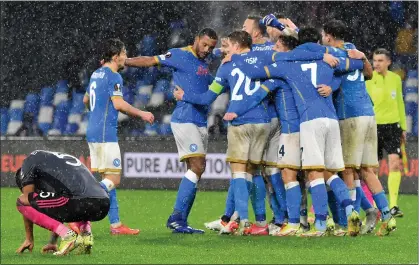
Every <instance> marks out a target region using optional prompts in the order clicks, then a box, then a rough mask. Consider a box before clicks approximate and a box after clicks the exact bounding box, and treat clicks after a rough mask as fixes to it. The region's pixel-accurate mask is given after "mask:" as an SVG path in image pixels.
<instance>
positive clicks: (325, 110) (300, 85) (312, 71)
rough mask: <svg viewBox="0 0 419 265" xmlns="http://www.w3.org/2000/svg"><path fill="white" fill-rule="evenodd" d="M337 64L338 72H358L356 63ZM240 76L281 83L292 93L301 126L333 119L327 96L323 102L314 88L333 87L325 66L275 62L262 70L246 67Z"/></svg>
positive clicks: (318, 63) (319, 62)
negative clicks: (273, 80)
mask: <svg viewBox="0 0 419 265" xmlns="http://www.w3.org/2000/svg"><path fill="white" fill-rule="evenodd" d="M294 51H295V50H294ZM340 60H341V63H340V64H339V67H338V70H343V69H346V70H348V69H356V68H359V69H362V66H363V64H362V61H360V60H349V59H347V58H346V60H344V59H343V58H340ZM243 72H244V73H245V74H246V75H248V76H249V77H251V78H271V77H272V78H281V79H283V80H285V81H286V82H287V83H288V84H289V85H290V87H291V89H292V92H293V97H294V100H295V103H296V105H297V109H298V114H299V115H300V122H301V123H302V122H306V121H309V120H313V119H317V118H330V119H337V116H336V111H335V108H334V106H333V102H332V101H331V100H330V96H329V97H327V98H324V97H322V96H320V95H319V93H318V92H317V85H318V84H325V85H330V86H332V87H336V86H337V85H336V83H337V82H336V80H335V78H334V70H333V69H332V68H331V67H330V66H329V65H328V64H326V63H325V62H323V61H320V60H314V61H311V62H301V61H294V62H277V63H274V64H272V65H269V66H265V67H263V68H261V67H258V66H256V67H247V68H244V69H243ZM337 84H338V83H337Z"/></svg>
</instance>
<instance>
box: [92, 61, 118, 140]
mask: <svg viewBox="0 0 419 265" xmlns="http://www.w3.org/2000/svg"><path fill="white" fill-rule="evenodd" d="M122 84H123V81H122V77H121V75H120V74H119V73H116V72H113V71H112V70H111V69H110V68H109V67H105V66H104V67H101V68H99V69H97V70H96V71H95V72H94V73H93V74H92V76H91V77H90V83H89V87H88V89H87V91H86V93H87V95H88V96H89V104H90V116H89V123H88V125H87V131H86V138H87V142H89V143H107V142H118V135H117V126H118V111H117V110H116V109H115V108H114V106H113V103H112V98H113V97H122Z"/></svg>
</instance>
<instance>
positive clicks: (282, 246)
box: [0, 188, 418, 264]
mask: <svg viewBox="0 0 419 265" xmlns="http://www.w3.org/2000/svg"><path fill="white" fill-rule="evenodd" d="M0 192H1V263H2V264H10V263H20V264H25V263H28V264H29V263H31V264H89V263H92V264H100V263H102V264H144V263H149V264H150V263H152V264H157V263H163V264H170V263H171V264H185V263H201V264H210V263H230V264H231V263H235V264H245V263H248V264H279V263H284V264H296V263H297V264H298V263H306V264H307V263H308V264H356V263H358V264H360V263H362V264H371V263H373V264H390V263H391V264H397V263H403V264H407V263H410V264H414V263H416V264H418V196H413V195H402V196H400V198H399V204H400V206H401V209H402V210H403V211H404V213H405V217H403V218H399V219H397V226H398V229H397V230H396V231H395V232H394V233H392V234H391V235H390V236H388V237H383V238H380V237H377V236H374V235H366V236H359V237H356V238H350V237H343V238H340V237H324V238H296V237H286V238H277V237H269V236H264V237H235V236H219V235H217V234H216V233H215V232H213V231H206V233H205V234H204V235H176V234H172V233H171V232H170V231H169V230H168V229H166V228H165V224H166V220H167V217H168V216H169V214H170V213H171V211H172V207H173V204H174V201H175V197H176V193H175V192H174V191H138V190H135V191H133V190H120V191H118V199H119V206H120V216H121V219H122V221H123V222H124V223H126V224H127V225H129V226H131V227H135V228H136V227H139V228H140V229H141V230H142V231H141V233H140V235H139V236H111V235H110V234H109V222H108V219H107V218H106V219H104V220H102V221H100V222H96V223H93V225H92V229H93V234H94V236H95V239H94V240H95V244H94V247H93V250H92V254H91V255H90V256H87V255H83V256H76V255H72V254H70V255H69V256H65V257H55V256H52V255H42V254H41V253H40V249H41V247H42V246H43V245H44V244H46V242H47V240H48V239H49V232H48V231H46V230H44V229H42V228H39V227H37V226H36V227H35V228H34V230H35V231H34V234H35V248H34V250H33V253H28V252H25V253H24V254H22V255H19V254H15V250H16V249H17V248H18V247H19V246H20V244H21V243H22V242H23V240H24V238H25V237H24V235H25V234H24V227H23V222H22V217H21V215H20V213H19V212H18V211H17V210H16V206H15V205H16V198H17V197H18V196H19V190H18V189H11V188H2V189H0ZM225 196H226V193H225V192H198V195H197V198H196V201H195V205H194V208H193V209H192V212H191V215H190V224H191V225H192V226H194V227H197V228H203V227H204V226H203V223H204V222H206V221H212V220H215V218H217V217H218V216H219V215H220V214H221V213H222V212H223V209H224V201H225ZM268 212H269V211H268ZM250 213H252V211H250ZM269 218H271V217H270V214H269Z"/></svg>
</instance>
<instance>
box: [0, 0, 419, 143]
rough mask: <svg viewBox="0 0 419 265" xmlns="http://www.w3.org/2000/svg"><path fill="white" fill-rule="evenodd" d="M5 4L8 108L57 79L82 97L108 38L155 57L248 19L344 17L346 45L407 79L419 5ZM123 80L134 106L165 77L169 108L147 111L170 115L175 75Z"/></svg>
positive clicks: (310, 21)
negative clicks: (387, 61) (379, 54)
mask: <svg viewBox="0 0 419 265" xmlns="http://www.w3.org/2000/svg"><path fill="white" fill-rule="evenodd" d="M1 7H2V8H1V12H2V14H1V19H2V36H1V37H2V42H1V43H2V47H1V48H2V66H1V82H2V85H1V87H0V90H1V91H0V106H1V107H5V108H8V107H9V104H10V102H11V101H12V100H14V99H25V96H26V95H27V94H28V93H39V92H40V91H41V88H43V87H47V86H50V87H51V86H55V85H56V84H57V82H58V81H59V80H67V81H68V86H69V88H70V90H69V91H70V92H69V98H70V99H71V97H72V93H71V92H77V93H84V91H85V89H86V87H87V85H88V81H89V77H90V74H91V73H92V72H93V71H94V70H95V69H96V68H98V67H99V58H98V54H97V47H98V44H99V43H101V41H102V40H104V39H106V38H110V37H117V38H120V39H121V40H122V41H123V42H124V43H125V44H126V46H127V50H128V56H131V57H132V56H136V55H140V54H141V55H155V54H160V53H163V52H165V51H167V49H169V48H173V47H181V46H185V45H188V44H190V43H192V41H193V38H194V34H195V33H196V32H197V31H198V30H199V29H200V28H203V27H206V26H210V27H212V28H214V29H215V30H216V31H217V33H218V34H219V35H220V36H223V35H226V34H228V33H229V31H231V30H233V29H237V28H241V26H242V23H243V21H244V19H245V17H246V16H247V15H248V14H260V15H266V14H269V13H281V14H283V15H285V16H286V17H289V18H290V19H291V20H292V21H293V22H294V23H295V24H296V25H298V26H299V27H304V26H316V27H318V28H321V26H322V25H323V23H324V22H326V21H327V20H329V19H331V18H336V19H340V20H343V21H345V22H346V23H347V26H348V29H349V31H350V33H349V34H348V37H347V39H346V41H350V42H353V43H354V44H355V45H356V46H357V48H358V49H359V50H361V51H364V52H365V53H366V54H369V55H371V54H372V51H373V50H375V49H376V48H378V47H382V48H386V49H388V50H390V51H391V52H392V54H393V65H392V70H393V71H395V72H397V73H398V74H400V75H401V76H402V78H405V77H406V74H407V72H408V71H409V70H411V69H417V51H418V47H417V24H418V21H417V19H418V16H417V12H418V3H417V2H404V1H391V2H360V1H357V2H350V1H341V2H289V1H287V2H278V1H275V2H253V1H252V2H2V3H1ZM214 69H216V68H214ZM122 75H123V78H124V93H126V94H127V96H128V97H131V98H132V103H135V102H136V100H137V95H138V93H139V89H140V88H141V87H143V86H145V85H147V86H148V85H152V86H153V87H154V88H153V89H155V87H156V86H157V83H158V82H159V80H163V81H162V82H160V83H159V85H160V84H162V85H161V86H163V87H164V89H166V90H168V91H165V92H166V94H165V97H164V104H161V106H154V105H152V106H150V105H148V107H149V108H151V109H153V110H154V111H157V112H158V113H157V118H158V119H159V118H160V119H164V116H165V114H167V113H170V112H171V110H172V109H173V107H174V104H175V101H174V100H173V98H172V97H171V96H170V88H171V86H169V85H165V84H166V83H167V84H169V82H170V80H171V73H170V71H168V70H167V69H128V68H126V69H124V71H123V72H122ZM164 80H167V82H166V83H165V82H164ZM416 87H417V86H416ZM153 91H154V90H153ZM149 100H150V99H149ZM144 107H147V104H144ZM159 113H160V115H159ZM213 119H214V120H213V121H212V122H210V123H212V125H214V126H215V127H213V128H211V129H210V131H215V132H219V133H223V132H225V128H224V127H223V126H222V121H221V120H220V117H219V116H215V117H214V118H213ZM416 119H417V116H416ZM123 122H124V129H123V130H121V133H123V134H126V135H129V134H131V133H132V132H133V131H135V130H137V129H138V130H137V131H144V128H142V127H141V126H143V125H141V123H139V122H136V121H132V120H130V119H126V120H124V121H123ZM416 134H417V133H416Z"/></svg>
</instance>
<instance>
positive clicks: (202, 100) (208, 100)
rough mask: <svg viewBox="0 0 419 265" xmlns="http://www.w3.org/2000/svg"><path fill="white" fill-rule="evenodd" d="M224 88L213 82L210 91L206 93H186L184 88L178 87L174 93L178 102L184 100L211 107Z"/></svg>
mask: <svg viewBox="0 0 419 265" xmlns="http://www.w3.org/2000/svg"><path fill="white" fill-rule="evenodd" d="M223 88H224V87H223V86H222V85H220V84H218V83H217V81H215V80H214V81H213V82H212V84H211V85H210V86H209V89H208V91H207V92H205V93H200V94H197V93H185V92H184V91H183V89H182V88H180V87H178V86H176V90H175V91H174V92H173V94H174V95H175V98H176V99H177V100H182V101H185V102H189V103H192V104H197V105H210V104H212V103H213V102H214V101H215V100H216V99H217V97H218V96H219V95H220V94H221V93H222V92H223V90H224V89H223Z"/></svg>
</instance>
